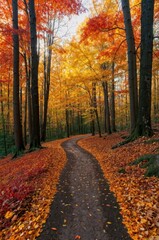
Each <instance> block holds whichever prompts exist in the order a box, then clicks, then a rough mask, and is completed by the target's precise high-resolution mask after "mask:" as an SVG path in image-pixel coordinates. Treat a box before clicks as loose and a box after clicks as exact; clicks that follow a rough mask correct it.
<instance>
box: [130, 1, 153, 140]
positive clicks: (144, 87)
mask: <svg viewBox="0 0 159 240" xmlns="http://www.w3.org/2000/svg"><path fill="white" fill-rule="evenodd" d="M153 17H154V0H144V1H142V3H141V54H140V89H139V112H138V122H137V126H136V129H135V133H136V134H137V135H138V136H151V135H152V134H153V132H152V127H151V82H152V55H153Z"/></svg>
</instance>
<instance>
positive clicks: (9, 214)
mask: <svg viewBox="0 0 159 240" xmlns="http://www.w3.org/2000/svg"><path fill="white" fill-rule="evenodd" d="M13 215H14V212H10V211H8V212H6V214H5V218H6V219H9V218H11V217H12V216H13Z"/></svg>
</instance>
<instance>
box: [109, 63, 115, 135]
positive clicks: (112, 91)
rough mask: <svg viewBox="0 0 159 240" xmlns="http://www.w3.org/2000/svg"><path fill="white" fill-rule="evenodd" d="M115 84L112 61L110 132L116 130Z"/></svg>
mask: <svg viewBox="0 0 159 240" xmlns="http://www.w3.org/2000/svg"><path fill="white" fill-rule="evenodd" d="M114 91H115V85H114V62H113V63H112V82H111V99H110V115H111V127H112V132H116V125H115V94H114Z"/></svg>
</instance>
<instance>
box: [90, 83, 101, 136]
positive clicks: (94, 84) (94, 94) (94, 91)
mask: <svg viewBox="0 0 159 240" xmlns="http://www.w3.org/2000/svg"><path fill="white" fill-rule="evenodd" d="M92 106H93V109H94V113H95V116H96V121H97V127H98V133H99V137H101V136H102V135H101V127H100V122H99V116H98V109H97V99H96V83H95V82H92Z"/></svg>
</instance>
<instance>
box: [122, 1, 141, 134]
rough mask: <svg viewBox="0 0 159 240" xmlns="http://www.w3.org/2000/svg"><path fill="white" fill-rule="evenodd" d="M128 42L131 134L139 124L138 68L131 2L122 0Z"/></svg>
mask: <svg viewBox="0 0 159 240" xmlns="http://www.w3.org/2000/svg"><path fill="white" fill-rule="evenodd" d="M121 2H122V9H123V14H124V23H125V30H126V40H127V46H128V71H129V77H128V79H129V96H130V122H131V132H132V131H133V130H134V128H135V126H136V122H137V111H138V93H137V66H136V50H135V40H134V33H133V28H132V22H131V14H130V6H129V0H122V1H121Z"/></svg>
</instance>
